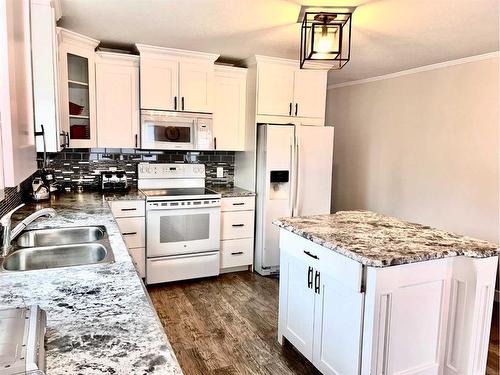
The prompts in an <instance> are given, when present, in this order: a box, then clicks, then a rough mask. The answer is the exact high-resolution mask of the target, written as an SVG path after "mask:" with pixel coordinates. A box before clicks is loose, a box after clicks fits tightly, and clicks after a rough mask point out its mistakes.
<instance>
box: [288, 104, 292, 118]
mask: <svg viewBox="0 0 500 375" xmlns="http://www.w3.org/2000/svg"><path fill="white" fill-rule="evenodd" d="M288 115H289V116H291V115H292V103H290V105H289V107H288Z"/></svg>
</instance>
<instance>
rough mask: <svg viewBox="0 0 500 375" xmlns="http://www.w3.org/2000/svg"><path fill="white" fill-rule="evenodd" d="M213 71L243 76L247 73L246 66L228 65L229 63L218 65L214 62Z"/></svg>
mask: <svg viewBox="0 0 500 375" xmlns="http://www.w3.org/2000/svg"><path fill="white" fill-rule="evenodd" d="M214 69H215V73H219V74H227V75H231V76H242V77H245V76H246V75H247V71H248V69H247V68H241V67H237V66H230V65H219V64H215V65H214Z"/></svg>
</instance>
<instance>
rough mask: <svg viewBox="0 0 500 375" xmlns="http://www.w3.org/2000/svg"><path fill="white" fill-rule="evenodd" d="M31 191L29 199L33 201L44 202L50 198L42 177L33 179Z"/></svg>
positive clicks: (47, 187)
mask: <svg viewBox="0 0 500 375" xmlns="http://www.w3.org/2000/svg"><path fill="white" fill-rule="evenodd" d="M31 190H32V191H31V197H32V198H33V200H34V201H37V202H38V201H44V200H47V199H49V198H50V187H49V185H48V184H46V183H45V181H44V180H43V178H42V177H34V178H33V181H32V182H31Z"/></svg>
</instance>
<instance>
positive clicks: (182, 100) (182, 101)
mask: <svg viewBox="0 0 500 375" xmlns="http://www.w3.org/2000/svg"><path fill="white" fill-rule="evenodd" d="M181 103H182V104H181V105H182V108H181V109H182V110H183V111H184V97H182V99H181Z"/></svg>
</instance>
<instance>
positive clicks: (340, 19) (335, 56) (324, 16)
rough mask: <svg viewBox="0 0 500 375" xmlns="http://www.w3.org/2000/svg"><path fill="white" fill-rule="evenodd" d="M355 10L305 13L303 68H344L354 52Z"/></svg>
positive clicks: (302, 49) (301, 66)
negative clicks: (352, 49) (352, 35)
mask: <svg viewBox="0 0 500 375" xmlns="http://www.w3.org/2000/svg"><path fill="white" fill-rule="evenodd" d="M351 18H352V13H348V12H346V13H340V12H339V13H337V12H335V13H331V12H309V11H306V12H305V13H304V17H303V19H302V27H301V32H300V68H301V69H327V70H329V69H341V68H342V67H343V66H344V65H345V64H347V62H348V61H349V58H350V54H351Z"/></svg>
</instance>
